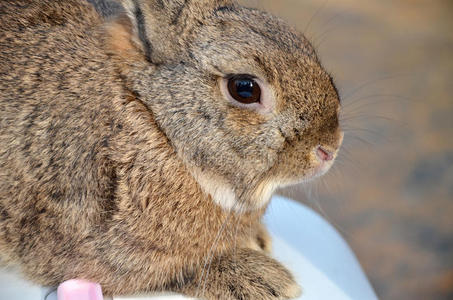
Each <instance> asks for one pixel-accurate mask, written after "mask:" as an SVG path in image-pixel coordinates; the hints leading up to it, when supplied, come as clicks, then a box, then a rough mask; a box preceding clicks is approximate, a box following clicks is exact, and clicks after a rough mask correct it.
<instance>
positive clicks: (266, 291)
mask: <svg viewBox="0 0 453 300" xmlns="http://www.w3.org/2000/svg"><path fill="white" fill-rule="evenodd" d="M196 279H197V280H193V281H192V282H191V284H190V285H188V286H186V287H184V289H183V292H184V293H186V294H188V295H191V296H195V297H200V298H204V299H264V300H266V299H291V298H295V297H297V296H299V295H300V293H301V289H300V287H299V285H298V284H297V283H296V282H295V281H294V278H293V276H292V275H291V273H290V272H289V271H288V270H287V269H286V268H285V267H283V266H282V265H281V264H280V263H279V262H277V261H276V260H274V259H273V258H271V257H269V256H268V255H266V254H264V253H263V252H261V251H256V250H252V249H238V250H237V251H233V252H230V253H227V254H223V255H220V256H218V257H216V258H214V260H213V261H212V263H211V265H210V266H209V268H208V269H205V270H203V272H202V273H200V274H199V276H198V278H196Z"/></svg>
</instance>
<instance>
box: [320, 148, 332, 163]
mask: <svg viewBox="0 0 453 300" xmlns="http://www.w3.org/2000/svg"><path fill="white" fill-rule="evenodd" d="M316 155H317V156H318V158H319V159H320V160H322V161H331V160H332V159H333V153H332V151H329V150H327V149H326V148H324V147H322V146H318V147H317V148H316Z"/></svg>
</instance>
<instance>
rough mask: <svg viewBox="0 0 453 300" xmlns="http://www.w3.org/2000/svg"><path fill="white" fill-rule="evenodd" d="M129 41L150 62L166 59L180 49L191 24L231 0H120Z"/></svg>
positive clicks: (159, 61)
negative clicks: (129, 34) (127, 24)
mask: <svg viewBox="0 0 453 300" xmlns="http://www.w3.org/2000/svg"><path fill="white" fill-rule="evenodd" d="M121 3H122V5H123V7H124V9H125V12H126V15H127V17H128V19H129V20H130V24H131V34H132V35H133V39H132V40H133V41H134V42H135V43H136V44H137V45H138V47H139V49H141V50H142V53H143V55H144V56H145V58H146V59H147V60H148V61H149V62H151V63H153V64H162V63H168V62H171V61H173V60H175V59H177V58H178V57H179V56H181V55H182V54H183V52H184V49H186V48H187V42H188V41H189V40H190V35H191V32H193V29H194V27H198V26H201V24H202V20H203V18H205V17H206V16H209V15H210V14H212V13H213V11H214V9H216V8H218V7H221V6H226V5H231V3H232V2H231V0H121Z"/></svg>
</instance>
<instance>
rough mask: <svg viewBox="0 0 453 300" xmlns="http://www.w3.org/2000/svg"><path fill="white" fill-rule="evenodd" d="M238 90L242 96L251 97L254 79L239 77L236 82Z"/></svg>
mask: <svg viewBox="0 0 453 300" xmlns="http://www.w3.org/2000/svg"><path fill="white" fill-rule="evenodd" d="M235 84H236V90H237V93H238V95H239V96H241V97H242V98H250V97H252V96H253V81H251V80H246V79H238V80H236V82H235Z"/></svg>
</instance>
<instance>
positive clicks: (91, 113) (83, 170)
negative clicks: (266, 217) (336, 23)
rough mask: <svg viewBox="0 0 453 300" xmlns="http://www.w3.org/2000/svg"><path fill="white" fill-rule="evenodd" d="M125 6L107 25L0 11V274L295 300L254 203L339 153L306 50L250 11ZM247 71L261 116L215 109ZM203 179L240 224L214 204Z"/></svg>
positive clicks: (52, 11)
mask: <svg viewBox="0 0 453 300" xmlns="http://www.w3.org/2000/svg"><path fill="white" fill-rule="evenodd" d="M101 2H102V1H101ZM122 4H123V6H124V12H123V13H120V14H119V15H118V16H117V17H116V18H114V19H112V20H110V18H109V20H108V21H104V20H103V18H102V17H101V16H99V15H98V13H97V12H96V10H95V9H94V7H92V6H91V5H90V4H89V3H88V2H84V1H80V0H64V1H63V0H59V1H55V0H52V1H51V0H46V1H38V0H36V1H32V0H29V1H26V0H15V1H10V0H7V1H1V2H0V28H1V29H0V146H1V147H0V260H1V261H2V262H3V263H4V264H8V265H14V266H18V267H20V269H21V270H22V272H23V273H24V275H25V276H26V277H27V278H29V279H31V280H33V281H35V282H37V283H40V284H45V285H57V284H58V283H60V282H62V281H64V280H67V279H70V278H85V279H88V280H92V281H97V282H99V283H100V284H101V285H102V288H103V290H104V292H105V294H109V295H111V294H125V293H135V292H144V291H145V292H146V291H161V290H172V291H179V292H183V293H186V294H188V295H192V296H195V295H197V296H199V297H203V298H209V299H281V298H291V297H295V296H297V295H298V293H299V289H298V287H297V284H296V283H295V282H294V280H293V279H292V276H291V274H290V273H289V272H288V271H287V270H286V269H285V268H284V267H282V266H281V265H280V264H279V263H278V262H276V261H275V260H273V259H272V258H270V257H269V256H268V254H267V251H269V238H268V236H267V233H266V232H265V229H264V228H263V227H262V225H261V223H260V218H261V215H262V214H263V212H264V207H261V208H258V205H257V203H256V201H257V197H258V196H259V195H261V194H260V190H261V189H262V188H263V186H264V185H266V184H267V183H268V182H271V181H272V182H273V181H278V182H286V181H291V182H292V181H294V180H296V179H298V178H299V179H300V178H302V177H303V176H304V175H306V174H307V172H309V170H310V168H311V162H310V159H309V152H310V151H311V150H312V149H313V147H315V146H316V145H319V144H321V145H324V146H326V147H329V148H331V149H336V148H338V146H339V140H340V131H339V129H338V116H337V113H338V107H339V102H338V95H337V93H336V90H335V88H334V86H333V84H332V81H331V78H330V77H329V76H328V74H327V73H326V72H325V71H324V70H323V69H322V67H321V66H320V64H319V61H318V59H317V58H316V55H315V53H314V51H313V49H312V47H311V46H310V45H309V43H308V42H307V41H306V40H305V38H304V37H303V36H302V35H300V34H298V33H297V32H295V31H294V30H293V29H291V28H290V27H288V26H287V25H285V24H284V23H283V22H282V21H281V20H279V19H277V18H275V17H273V16H270V15H268V14H265V13H262V12H260V11H257V10H252V9H247V8H243V7H240V6H239V5H237V4H236V3H233V2H230V1H227V0H225V1H221V0H218V1H216V0H192V1H190V0H188V1H182V0H160V1H158V0H148V1H146V0H136V1H132V0H124V1H123V2H122ZM137 8H139V9H140V10H141V13H142V16H143V19H142V20H138V21H137V20H136V19H135V17H136V16H137ZM107 14H110V13H108V12H107V13H106V15H107ZM139 22H140V23H141V24H138V23H139ZM140 26H142V28H141V29H140V28H139V27H140ZM244 68H245V69H247V72H248V73H257V74H262V76H263V77H265V78H266V80H267V81H268V82H269V83H270V84H271V85H272V87H273V89H274V92H275V95H276V99H277V103H276V108H275V111H274V113H273V114H272V115H266V116H264V115H260V114H258V113H256V112H254V111H250V110H246V109H239V108H237V107H233V106H232V105H230V104H228V102H226V101H225V99H223V97H222V96H221V94H220V91H219V87H218V84H217V78H218V77H219V76H223V75H227V74H230V73H238V72H244V71H243V70H244ZM197 172H198V173H197ZM200 172H201V173H203V172H206V174H212V175H213V176H214V177H215V178H220V179H221V181H222V182H226V183H227V184H228V185H229V186H231V187H232V189H233V192H234V194H235V195H236V197H237V202H238V204H237V205H238V206H240V207H241V208H243V209H242V210H238V211H230V212H229V211H226V210H224V209H222V208H221V207H220V206H218V205H217V204H215V203H214V202H213V201H212V199H211V195H209V194H207V193H206V192H204V190H203V189H202V187H201V185H200V182H199V181H197V176H195V175H194V174H199V173H200ZM257 195H258V196H257ZM258 198H259V197H258ZM258 200H259V199H258ZM265 200H266V199H265ZM261 248H264V250H266V251H262V249H261ZM210 257H212V260H208V259H207V258H210Z"/></svg>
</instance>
